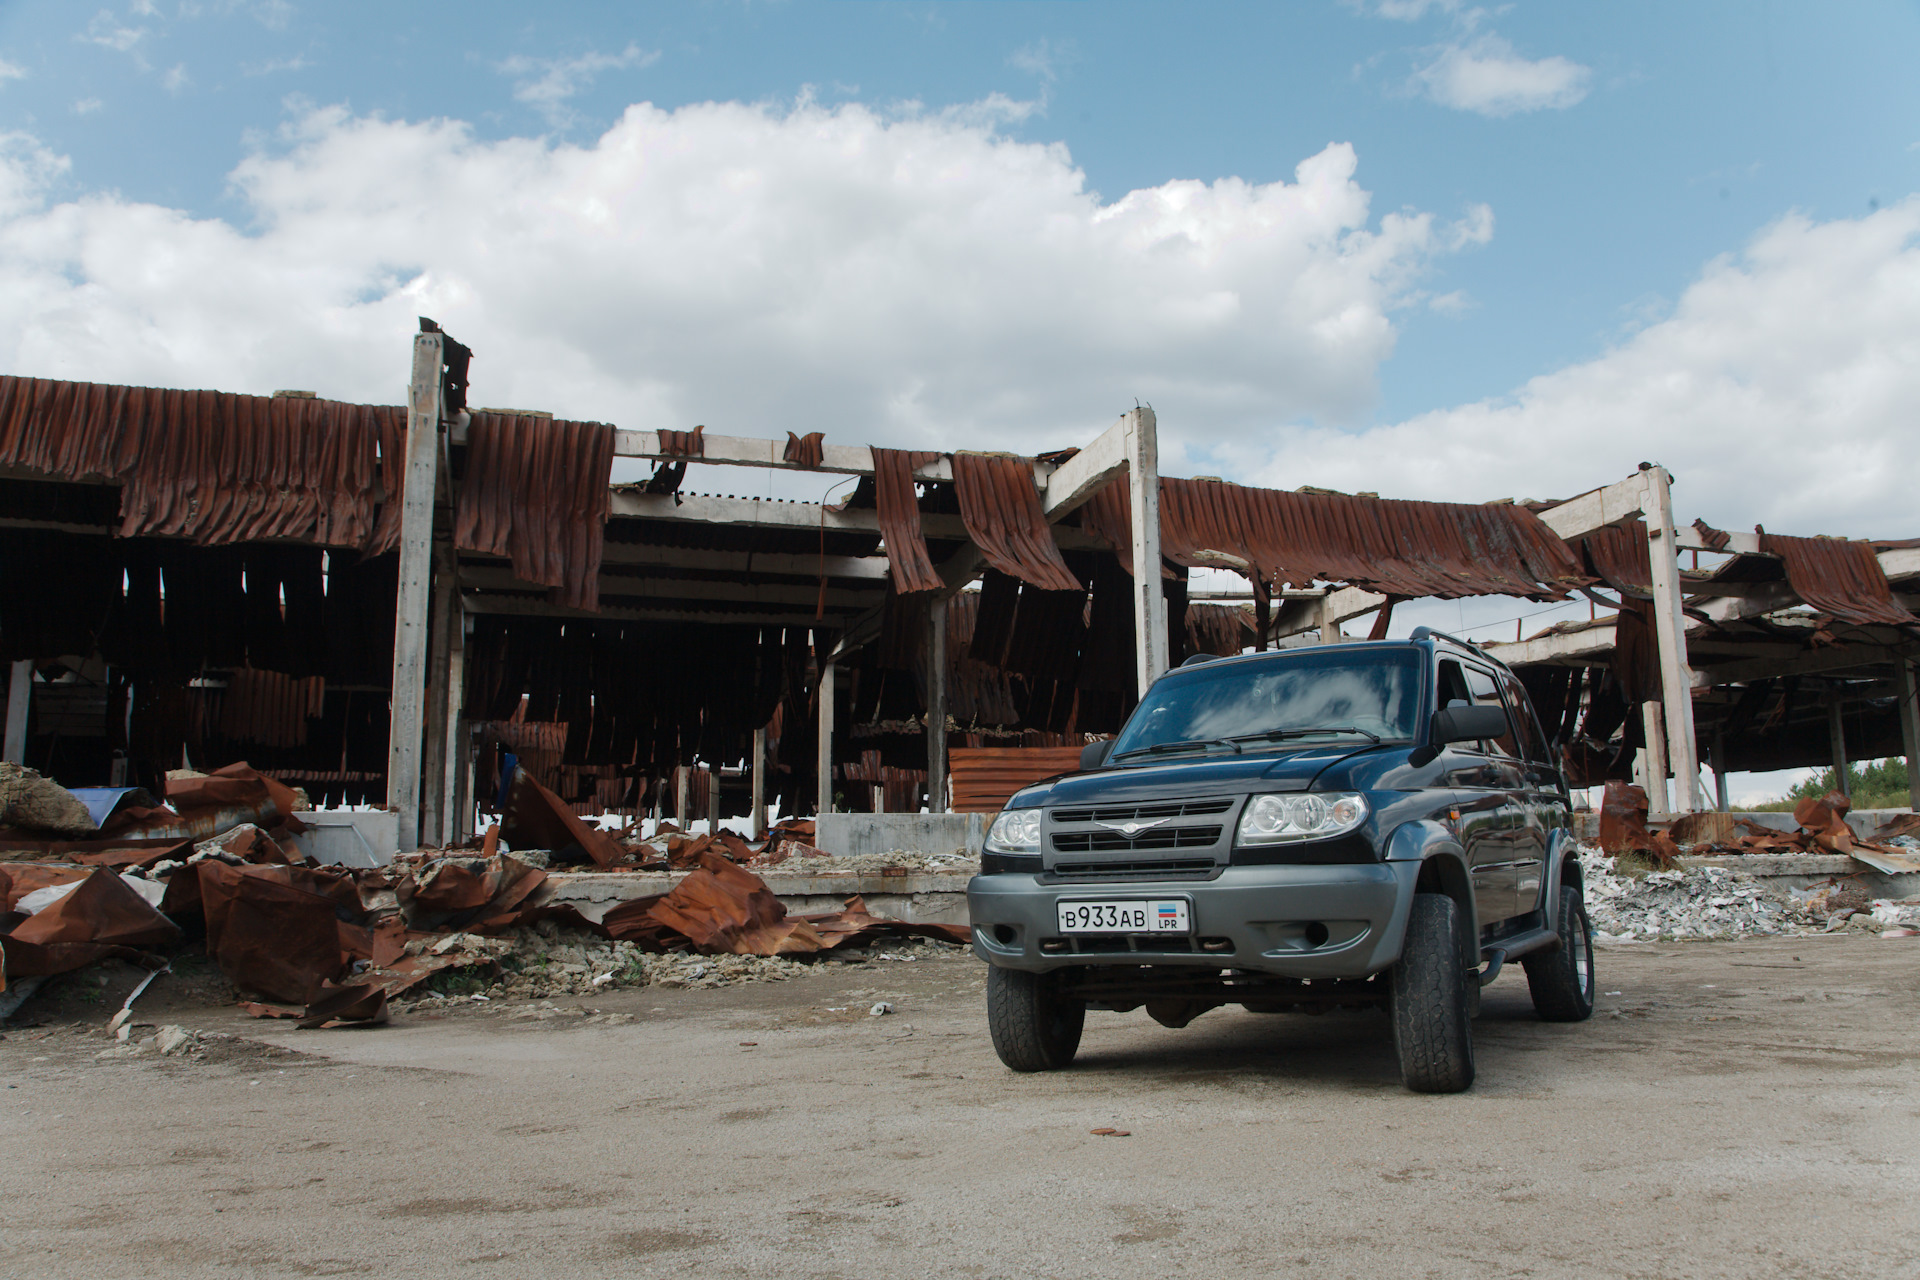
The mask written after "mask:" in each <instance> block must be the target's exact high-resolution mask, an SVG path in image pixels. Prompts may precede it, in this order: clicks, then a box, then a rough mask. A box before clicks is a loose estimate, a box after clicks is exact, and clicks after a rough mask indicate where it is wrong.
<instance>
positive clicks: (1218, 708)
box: [1109, 648, 1421, 759]
mask: <svg viewBox="0 0 1920 1280" xmlns="http://www.w3.org/2000/svg"><path fill="white" fill-rule="evenodd" d="M1420 671H1421V661H1420V654H1419V653H1418V652H1417V651H1416V650H1413V649H1400V648H1394V649H1357V650H1356V649H1348V650H1345V651H1342V652H1328V653H1314V652H1312V651H1307V652H1288V653H1285V654H1275V655H1274V656H1273V657H1271V658H1268V659H1265V660H1255V661H1247V662H1222V663H1219V664H1218V665H1215V664H1211V663H1209V664H1207V665H1205V666H1201V667H1196V668H1193V669H1192V670H1189V671H1182V672H1179V673H1178V674H1176V675H1173V676H1171V677H1169V678H1167V679H1165V680H1162V681H1160V683H1158V684H1156V685H1155V686H1154V687H1153V688H1152V689H1150V690H1148V692H1147V696H1146V699H1145V700H1144V701H1143V702H1142V703H1141V704H1140V707H1139V709H1138V710H1137V711H1135V712H1134V713H1133V715H1132V716H1131V717H1130V718H1129V719H1128V720H1127V724H1126V727H1125V728H1124V729H1122V730H1121V731H1120V736H1119V738H1118V739H1116V740H1115V742H1114V744H1113V753H1112V755H1111V756H1110V757H1109V759H1118V758H1119V757H1121V756H1124V755H1127V754H1128V753H1129V752H1139V753H1141V758H1143V759H1144V758H1146V755H1147V753H1149V752H1153V753H1154V754H1158V755H1167V754H1172V753H1174V752H1176V751H1178V750H1180V749H1181V748H1180V747H1179V746H1178V745H1177V744H1191V749H1192V750H1193V751H1195V752H1203V751H1207V750H1220V751H1232V750H1234V749H1236V748H1237V747H1239V746H1241V745H1244V746H1245V747H1246V748H1247V749H1249V750H1257V749H1258V748H1259V747H1260V746H1262V745H1263V744H1264V743H1266V742H1276V743H1278V742H1286V743H1294V744H1299V743H1314V742H1322V741H1325V742H1337V741H1343V740H1346V741H1352V742H1354V743H1355V744H1356V745H1361V746H1364V745H1367V744H1368V740H1369V739H1380V740H1394V739H1399V740H1403V741H1404V740H1410V739H1412V737H1413V736H1414V732H1413V731H1414V715H1415V713H1416V711H1417V709H1418V706H1419V702H1420ZM1155 748H1158V749H1159V750H1158V751H1155Z"/></svg>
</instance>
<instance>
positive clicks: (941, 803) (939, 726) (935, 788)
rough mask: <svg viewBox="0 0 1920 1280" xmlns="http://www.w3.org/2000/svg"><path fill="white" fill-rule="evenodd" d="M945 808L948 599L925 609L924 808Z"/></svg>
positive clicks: (940, 810) (932, 809)
mask: <svg viewBox="0 0 1920 1280" xmlns="http://www.w3.org/2000/svg"><path fill="white" fill-rule="evenodd" d="M946 811H947V602H946V600H945V598H941V599H938V600H935V601H934V602H933V605H932V607H931V608H929V609H928V610H927V812H928V813H945V812H946Z"/></svg>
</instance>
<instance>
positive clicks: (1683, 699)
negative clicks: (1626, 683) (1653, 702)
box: [1641, 467, 1701, 813]
mask: <svg viewBox="0 0 1920 1280" xmlns="http://www.w3.org/2000/svg"><path fill="white" fill-rule="evenodd" d="M1641 474H1642V475H1643V476H1644V477H1645V479H1646V485H1647V493H1646V499H1645V503H1644V505H1643V506H1642V508H1641V510H1642V511H1643V512H1644V513H1645V515H1646V520H1647V544H1648V545H1647V552H1648V557H1649V559H1650V560H1651V562H1652V565H1653V629H1654V639H1655V641H1656V643H1657V645H1658V648H1659V653H1660V682H1661V689H1662V700H1663V702H1664V703H1665V706H1664V708H1663V710H1664V712H1665V717H1664V718H1665V721H1666V726H1667V732H1666V735H1665V740H1664V742H1663V744H1662V752H1661V754H1662V755H1663V756H1664V757H1665V758H1666V759H1667V760H1669V761H1670V762H1671V763H1672V765H1673V776H1674V781H1675V783H1676V784H1677V785H1678V795H1677V797H1676V802H1677V804H1678V807H1679V810H1680V811H1681V812H1684V813H1693V812H1696V811H1698V810H1699V809H1700V807H1701V804H1700V748H1699V746H1698V745H1697V744H1696V743H1695V741H1694V737H1693V669H1692V668H1691V667H1690V666H1688V665H1687V631H1686V618H1685V616H1684V615H1683V614H1682V613H1681V612H1680V562H1679V561H1678V560H1677V559H1675V556H1674V531H1673V492H1672V486H1673V477H1672V476H1670V475H1668V474H1667V469H1666V468H1665V467H1650V468H1648V469H1647V470H1646V471H1644V472H1642V473H1641ZM1663 789H1664V784H1663Z"/></svg>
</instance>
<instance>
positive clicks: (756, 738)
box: [753, 725, 767, 840]
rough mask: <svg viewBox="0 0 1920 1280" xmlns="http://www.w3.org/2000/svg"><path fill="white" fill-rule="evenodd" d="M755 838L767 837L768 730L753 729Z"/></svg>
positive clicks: (763, 727) (761, 728)
mask: <svg viewBox="0 0 1920 1280" xmlns="http://www.w3.org/2000/svg"><path fill="white" fill-rule="evenodd" d="M753 838H754V839H755V840H764V839H766V838H767V730H766V726H765V725H762V726H761V727H760V728H758V729H755V730H754V731H753Z"/></svg>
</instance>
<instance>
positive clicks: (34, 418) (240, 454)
mask: <svg viewBox="0 0 1920 1280" xmlns="http://www.w3.org/2000/svg"><path fill="white" fill-rule="evenodd" d="M404 427H405V414H404V411H403V410H401V409H400V408H398V407H395V406H391V405H359V404H344V403H342V402H340V401H336V400H318V399H307V398H303V397H291V396H276V397H267V396H244V395H233V394H231V393H228V392H224V391H180V390H172V389H161V388H155V387H123V386H109V385H104V384H100V383H90V382H62V381H58V380H55V379H50V378H19V377H0V466H6V467H21V468H25V469H28V470H32V471H39V472H43V473H45V474H47V475H50V476H55V477H58V478H61V479H67V480H83V479H102V480H110V481H115V482H118V483H120V484H122V485H123V486H124V488H123V490H122V493H121V500H120V525H119V528H118V530H117V532H118V533H119V534H120V535H121V536H122V537H132V536H135V535H138V534H152V535H166V536H179V537H189V538H193V539H195V540H196V541H199V542H202V543H209V544H211V543H227V542H246V541H253V540H257V539H261V538H289V539H296V540H299V541H303V542H315V543H320V544H323V545H327V546H342V547H360V548H362V549H364V550H367V551H369V552H372V553H378V552H380V551H385V550H389V549H391V547H392V545H393V539H394V538H395V537H397V535H398V530H399V524H398V511H397V505H398V504H397V503H393V502H386V503H385V507H384V508H383V506H382V503H383V501H384V500H385V499H387V498H389V497H390V496H392V495H394V494H397V492H398V489H397V487H396V486H395V484H394V481H395V480H397V477H398V475H399V471H398V460H399V455H400V453H401V439H402V434H403V431H404ZM388 508H391V509H393V518H392V519H391V520H388V519H385V518H382V517H384V516H385V514H386V510H387V509H388Z"/></svg>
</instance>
